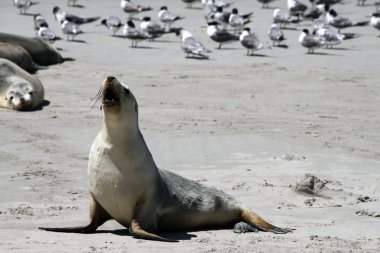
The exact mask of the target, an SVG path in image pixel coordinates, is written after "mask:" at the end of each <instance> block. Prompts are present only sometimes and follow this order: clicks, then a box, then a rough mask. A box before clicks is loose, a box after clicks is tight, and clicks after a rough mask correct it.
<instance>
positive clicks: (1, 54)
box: [0, 42, 38, 73]
mask: <svg viewBox="0 0 380 253" xmlns="http://www.w3.org/2000/svg"><path fill="white" fill-rule="evenodd" d="M0 58H4V59H7V60H10V61H11V62H13V63H16V64H17V65H18V66H19V67H20V68H22V69H23V70H26V71H28V72H29V73H35V72H36V71H37V70H38V67H37V64H36V63H35V62H34V61H33V59H32V57H30V55H29V53H28V52H27V51H26V50H25V49H24V48H23V47H21V46H19V45H17V44H13V43H3V42H0Z"/></svg>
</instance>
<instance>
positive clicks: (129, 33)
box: [123, 20, 153, 47]
mask: <svg viewBox="0 0 380 253" xmlns="http://www.w3.org/2000/svg"><path fill="white" fill-rule="evenodd" d="M123 36H124V37H125V38H127V39H130V40H132V45H131V47H137V43H139V42H140V41H143V40H146V39H152V38H153V37H152V35H150V34H149V33H148V32H146V31H143V30H141V29H139V28H136V26H135V24H134V23H133V21H132V20H128V21H127V23H126V25H125V26H124V29H123Z"/></svg>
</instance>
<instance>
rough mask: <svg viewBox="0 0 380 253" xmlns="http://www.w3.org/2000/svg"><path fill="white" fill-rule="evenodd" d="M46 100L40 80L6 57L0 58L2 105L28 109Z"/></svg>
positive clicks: (0, 96)
mask: <svg viewBox="0 0 380 253" xmlns="http://www.w3.org/2000/svg"><path fill="white" fill-rule="evenodd" d="M43 100H44V87H43V86H42V83H41V82H40V80H39V79H38V78H37V77H35V76H32V75H31V74H29V73H28V72H26V71H25V70H23V69H21V68H20V67H19V66H17V65H16V64H14V63H13V62H11V61H8V60H6V59H0V107H4V108H9V109H14V110H19V111H26V110H33V109H36V108H37V107H38V106H39V105H41V103H42V102H43Z"/></svg>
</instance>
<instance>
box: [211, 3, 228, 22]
mask: <svg viewBox="0 0 380 253" xmlns="http://www.w3.org/2000/svg"><path fill="white" fill-rule="evenodd" d="M230 16H231V13H229V12H223V7H222V6H218V7H216V12H215V13H213V14H212V15H211V16H210V17H211V18H212V19H213V20H215V21H217V22H218V23H219V24H222V25H224V26H227V24H228V20H229V18H230Z"/></svg>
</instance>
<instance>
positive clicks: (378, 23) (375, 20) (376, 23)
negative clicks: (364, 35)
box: [370, 12, 380, 37]
mask: <svg viewBox="0 0 380 253" xmlns="http://www.w3.org/2000/svg"><path fill="white" fill-rule="evenodd" d="M370 22H371V26H373V27H374V28H376V29H377V30H380V13H379V12H375V13H373V14H372V16H371V21H370ZM378 37H380V35H379V36H378Z"/></svg>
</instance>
